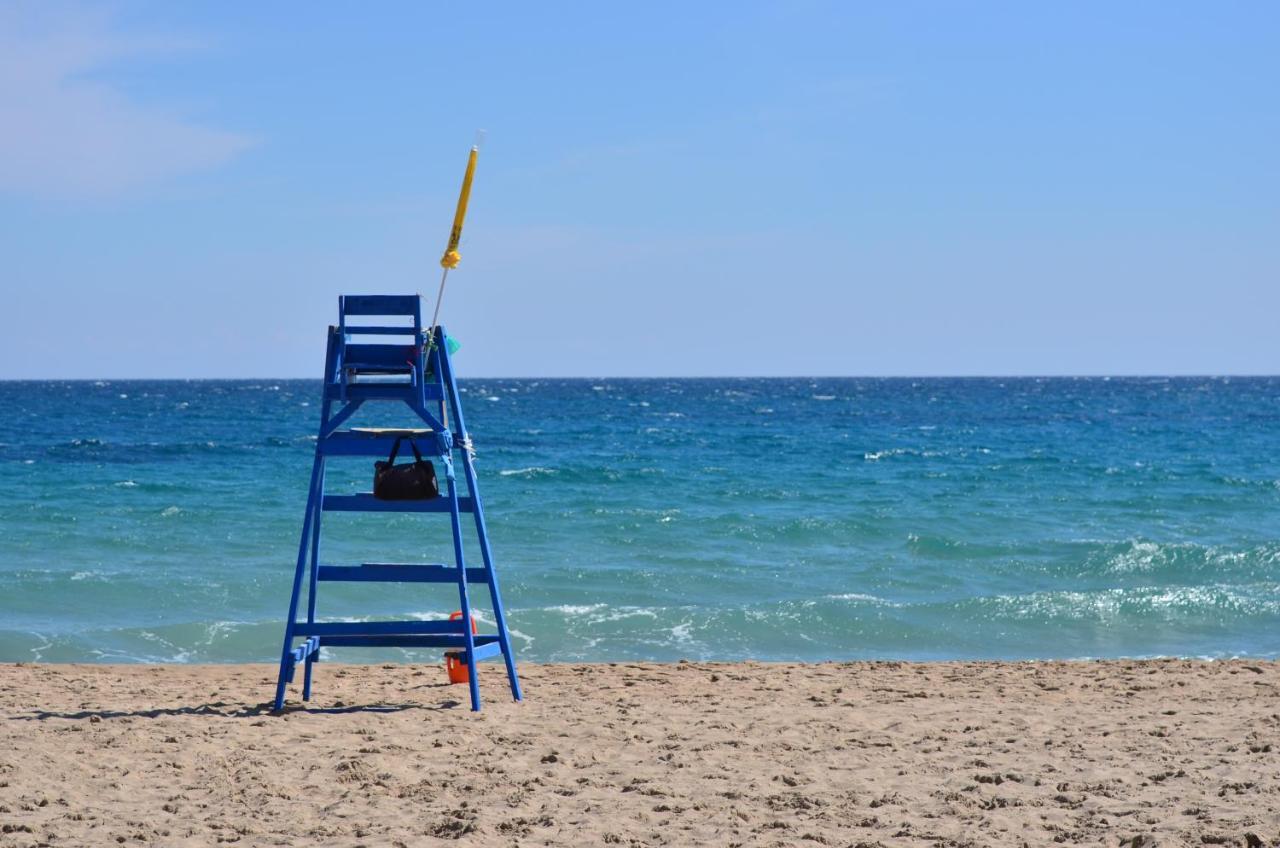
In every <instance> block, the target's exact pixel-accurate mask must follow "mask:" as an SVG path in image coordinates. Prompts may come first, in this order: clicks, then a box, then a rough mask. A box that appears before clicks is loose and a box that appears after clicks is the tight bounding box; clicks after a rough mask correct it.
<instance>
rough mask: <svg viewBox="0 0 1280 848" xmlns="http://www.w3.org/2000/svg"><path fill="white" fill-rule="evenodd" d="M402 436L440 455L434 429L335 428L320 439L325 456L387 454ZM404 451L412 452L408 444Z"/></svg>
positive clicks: (420, 447)
mask: <svg viewBox="0 0 1280 848" xmlns="http://www.w3.org/2000/svg"><path fill="white" fill-rule="evenodd" d="M400 437H403V438H405V439H413V441H414V444H416V445H417V446H418V450H420V451H422V452H423V454H429V455H431V456H438V455H439V454H438V448H437V447H436V437H435V433H434V431H432V430H399V431H391V430H389V431H387V432H385V433H379V432H361V431H359V430H335V431H334V432H332V433H330V434H329V435H328V436H325V437H324V438H323V439H321V440H320V452H321V453H323V454H324V455H325V456H386V455H387V451H389V450H391V443H392V442H394V441H395V440H396V439H397V438H400ZM402 452H405V453H406V454H410V453H412V452H411V451H409V446H408V445H403V446H402Z"/></svg>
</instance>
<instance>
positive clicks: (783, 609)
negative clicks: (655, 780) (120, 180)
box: [0, 361, 1280, 662]
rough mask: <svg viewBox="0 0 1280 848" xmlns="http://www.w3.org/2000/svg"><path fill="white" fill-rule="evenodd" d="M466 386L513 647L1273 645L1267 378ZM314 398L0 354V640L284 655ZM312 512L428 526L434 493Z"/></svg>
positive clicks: (1278, 593)
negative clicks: (348, 510)
mask: <svg viewBox="0 0 1280 848" xmlns="http://www.w3.org/2000/svg"><path fill="white" fill-rule="evenodd" d="M462 364H463V363H462V362H461V361H460V362H459V365H460V367H461V366H462ZM464 385H465V394H464V402H465V404H466V406H467V414H468V418H469V423H470V425H471V429H472V431H473V433H474V434H475V436H476V440H477V443H478V447H479V452H480V454H479V470H480V475H481V487H482V492H483V494H484V496H485V500H486V506H487V511H488V514H489V520H490V524H491V532H492V536H493V544H494V549H495V553H496V556H497V560H498V564H499V568H500V573H501V576H502V579H503V585H504V594H505V595H506V600H507V604H508V606H509V608H510V611H509V618H510V623H511V626H512V627H513V629H514V632H515V633H516V634H517V636H516V639H515V643H516V647H517V649H518V650H519V654H520V658H521V659H526V660H539V661H557V660H618V659H657V660H671V659H677V658H682V657H687V658H691V659H692V658H715V659H741V658H749V657H754V658H761V659H806V660H816V659H827V658H866V657H892V658H908V659H943V658H982V657H991V658H1027V657H1100V656H1150V655H1190V656H1214V657H1218V656H1235V655H1254V656H1268V657H1274V656H1280V379H1273V378H1256V379H1229V380H1228V379H1123V380H1121V379H1113V380H1103V379H1047V380H1031V379H1005V380H995V379H982V380H948V379H932V380H871V379H814V380H809V379H790V380H719V379H707V380H538V381H535V380H473V381H470V382H467V383H465V384H464ZM318 394H319V383H318V381H256V382H228V381H208V382H143V381H125V382H110V383H106V382H99V383H68V382H41V383H14V382H9V383H0V403H2V404H3V408H4V410H5V415H4V416H3V418H2V419H0V660H4V661H14V660H41V661H85V660H99V661H111V662H116V661H133V660H136V661H178V662H206V661H245V660H254V661H271V660H274V659H276V658H277V656H278V651H279V639H280V636H281V633H282V629H281V620H282V617H283V615H284V612H285V607H286V605H287V602H288V592H289V584H290V580H291V576H292V568H293V560H294V558H295V556H296V546H297V536H298V532H299V528H300V521H301V514H302V508H303V505H304V502H305V486H306V480H307V476H308V473H309V470H310V461H311V451H312V435H313V433H314V430H315V425H316V419H317V416H318V405H317V398H318ZM364 423H375V422H374V421H373V420H372V419H365V422H364ZM388 423H394V422H388ZM370 473H371V470H370V468H369V461H368V460H367V459H361V460H351V461H349V464H348V466H347V467H346V469H345V470H344V471H340V472H339V473H336V474H331V480H332V481H333V483H334V485H331V490H332V489H334V488H338V489H344V488H345V489H349V490H351V491H355V490H357V489H360V488H367V481H368V477H369V476H370ZM326 540H327V541H326V547H325V559H326V560H327V561H330V562H334V563H357V562H361V561H396V560H402V561H418V560H421V561H441V557H444V556H446V555H447V551H448V536H447V522H445V521H444V520H443V519H442V518H440V517H439V516H431V515H427V516H396V517H393V518H387V517H385V516H384V517H378V516H350V515H342V514H336V515H330V516H328V517H327V518H326ZM326 588H327V589H328V591H327V593H326V594H324V595H322V598H321V607H320V610H321V614H322V615H323V616H325V617H329V618H347V619H350V618H363V617H381V616H385V615H395V616H423V617H432V616H438V615H442V614H447V613H448V612H450V611H452V610H453V609H454V608H455V606H456V603H455V602H454V601H450V600H449V590H448V588H447V587H444V586H430V585H428V586H408V587H404V586H398V587H373V586H349V585H347V586H344V585H341V584H332V585H330V586H328V587H326ZM335 656H336V657H337V658H342V659H350V660H366V659H375V658H377V659H385V658H393V659H397V658H398V659H403V658H406V657H410V656H418V657H424V656H431V657H434V656H435V652H426V653H419V654H417V655H414V654H411V653H407V652H400V651H365V652H360V651H355V650H348V651H342V652H340V653H339V652H335Z"/></svg>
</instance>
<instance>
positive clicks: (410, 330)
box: [344, 324, 419, 336]
mask: <svg viewBox="0 0 1280 848" xmlns="http://www.w3.org/2000/svg"><path fill="white" fill-rule="evenodd" d="M344 330H345V331H346V334H347V335H348V336H415V335H417V334H418V332H419V330H418V329H417V328H416V327H413V326H407V327H353V326H351V325H350V324H348V325H347V326H346V327H345V328H344Z"/></svg>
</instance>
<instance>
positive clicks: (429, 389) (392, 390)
mask: <svg viewBox="0 0 1280 848" xmlns="http://www.w3.org/2000/svg"><path fill="white" fill-rule="evenodd" d="M339 389H341V390H342V391H341V394H343V395H344V396H345V399H346V400H400V401H403V400H416V399H417V398H418V397H419V392H421V393H422V394H424V395H425V396H426V399H427V400H440V399H441V398H442V397H444V393H443V392H442V391H441V389H440V387H439V386H437V385H432V384H431V383H428V384H427V385H425V386H422V387H421V388H419V387H418V386H415V385H414V384H413V383H410V382H399V383H352V382H348V383H346V384H345V385H343V384H340V383H332V382H331V383H329V384H328V386H326V388H325V392H326V393H327V394H328V396H329V397H331V398H332V397H337V396H338V395H339Z"/></svg>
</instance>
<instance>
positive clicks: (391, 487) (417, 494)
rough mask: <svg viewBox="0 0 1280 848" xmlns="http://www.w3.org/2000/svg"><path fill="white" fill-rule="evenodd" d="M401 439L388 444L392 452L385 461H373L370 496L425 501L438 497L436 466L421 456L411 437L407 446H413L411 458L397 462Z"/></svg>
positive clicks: (386, 499) (383, 498)
mask: <svg viewBox="0 0 1280 848" xmlns="http://www.w3.org/2000/svg"><path fill="white" fill-rule="evenodd" d="M401 438H403V437H401ZM400 441H401V439H396V443H395V444H394V445H393V446H392V447H391V456H389V457H387V459H386V461H385V462H383V461H379V462H375V463H374V464H373V496H374V497H375V498H379V499H381V500H384V501H425V500H429V499H430V498H435V497H439V496H440V486H439V484H437V483H436V469H435V466H434V465H432V464H431V463H430V462H428V461H427V460H425V459H423V458H422V454H420V453H419V452H418V446H417V445H416V444H414V441H413V439H410V440H409V447H411V448H413V456H414V461H413V462H412V463H411V464H407V465H396V452H397V451H399V450H400Z"/></svg>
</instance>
